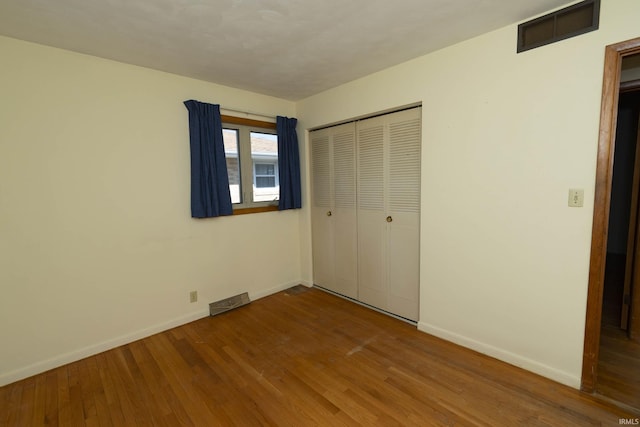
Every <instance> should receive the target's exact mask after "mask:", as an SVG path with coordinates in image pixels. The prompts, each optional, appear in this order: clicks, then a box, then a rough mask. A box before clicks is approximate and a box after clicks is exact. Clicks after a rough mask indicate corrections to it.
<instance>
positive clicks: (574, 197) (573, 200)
mask: <svg viewBox="0 0 640 427" xmlns="http://www.w3.org/2000/svg"><path fill="white" fill-rule="evenodd" d="M582 206H584V190H583V189H582V188H570V189H569V207H571V208H581V207H582Z"/></svg>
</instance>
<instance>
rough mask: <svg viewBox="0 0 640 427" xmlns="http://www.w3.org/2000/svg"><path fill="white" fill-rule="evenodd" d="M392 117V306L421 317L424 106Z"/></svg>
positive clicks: (393, 309)
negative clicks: (422, 124)
mask: <svg viewBox="0 0 640 427" xmlns="http://www.w3.org/2000/svg"><path fill="white" fill-rule="evenodd" d="M388 119H389V122H388V123H389V125H388V131H389V151H388V153H389V156H388V158H389V162H388V175H387V179H388V186H387V195H388V198H387V213H388V216H390V217H391V222H389V223H388V235H387V239H388V240H387V248H388V250H387V260H388V264H387V265H388V269H389V273H388V277H389V286H388V289H389V294H388V295H389V300H388V301H389V305H388V310H389V311H390V312H392V313H395V314H398V315H399V316H402V317H405V318H407V319H411V320H418V315H419V296H420V295H419V289H420V141H421V109H420V108H414V109H411V110H406V111H401V112H398V113H394V114H393V115H390V117H388Z"/></svg>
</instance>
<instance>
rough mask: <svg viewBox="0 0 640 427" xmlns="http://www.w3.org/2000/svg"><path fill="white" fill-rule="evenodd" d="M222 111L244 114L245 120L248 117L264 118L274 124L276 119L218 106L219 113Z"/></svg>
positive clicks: (252, 112)
mask: <svg viewBox="0 0 640 427" xmlns="http://www.w3.org/2000/svg"><path fill="white" fill-rule="evenodd" d="M223 111H229V112H232V113H240V114H244V115H245V116H247V118H248V117H249V116H258V117H264V118H267V119H269V121H272V122H274V123H275V122H276V117H275V116H269V115H267V114H262V113H256V112H254V111H243V110H236V109H235V108H227V107H223V106H220V112H221V113H222V112H223Z"/></svg>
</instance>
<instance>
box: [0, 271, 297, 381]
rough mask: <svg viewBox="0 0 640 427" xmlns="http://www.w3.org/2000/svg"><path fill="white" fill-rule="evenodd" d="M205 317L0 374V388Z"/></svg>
mask: <svg viewBox="0 0 640 427" xmlns="http://www.w3.org/2000/svg"><path fill="white" fill-rule="evenodd" d="M298 284H300V282H299V281H296V282H291V283H287V284H284V285H280V286H275V287H273V288H270V289H266V290H264V291H259V292H253V293H250V294H249V295H250V298H251V300H257V299H260V298H264V297H266V296H269V295H271V294H275V293H277V292H280V291H283V290H285V289H289V288H290V287H292V286H295V285H298ZM207 316H209V306H208V305H207V306H206V307H205V308H203V309H201V310H198V311H195V312H192V313H189V314H187V315H184V316H181V317H177V318H175V319H172V320H169V321H167V322H163V323H160V324H157V325H154V326H151V327H148V328H144V329H140V330H138V331H135V332H132V333H130V334H126V335H122V336H119V337H116V338H113V339H110V340H107V341H103V342H101V343H98V344H94V345H90V346H87V347H84V348H80V349H77V350H74V351H71V352H68V353H64V354H61V355H60V356H56V357H53V358H51V359H47V360H43V361H40V362H36V363H33V364H31V365H28V366H25V367H24V368H20V369H16V370H14V371H10V372H6V373H3V374H0V387H2V386H5V385H7V384H11V383H13V382H16V381H20V380H23V379H25V378H29V377H31V376H33V375H37V374H41V373H43V372H46V371H49V370H51V369H55V368H58V367H60V366H63V365H66V364H68V363H72V362H77V361H78V360H81V359H84V358H86V357H89V356H93V355H96V354H98V353H102V352H104V351H107V350H111V349H113V348H115V347H119V346H121V345H125V344H129V343H132V342H134V341H137V340H140V339H143V338H146V337H149V336H151V335H154V334H157V333H160V332H164V331H166V330H168V329H172V328H175V327H177V326H182V325H184V324H187V323H189V322H193V321H195V320H199V319H202V318H204V317H207Z"/></svg>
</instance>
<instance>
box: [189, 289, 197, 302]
mask: <svg viewBox="0 0 640 427" xmlns="http://www.w3.org/2000/svg"><path fill="white" fill-rule="evenodd" d="M189 302H198V291H191V292H189Z"/></svg>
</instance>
